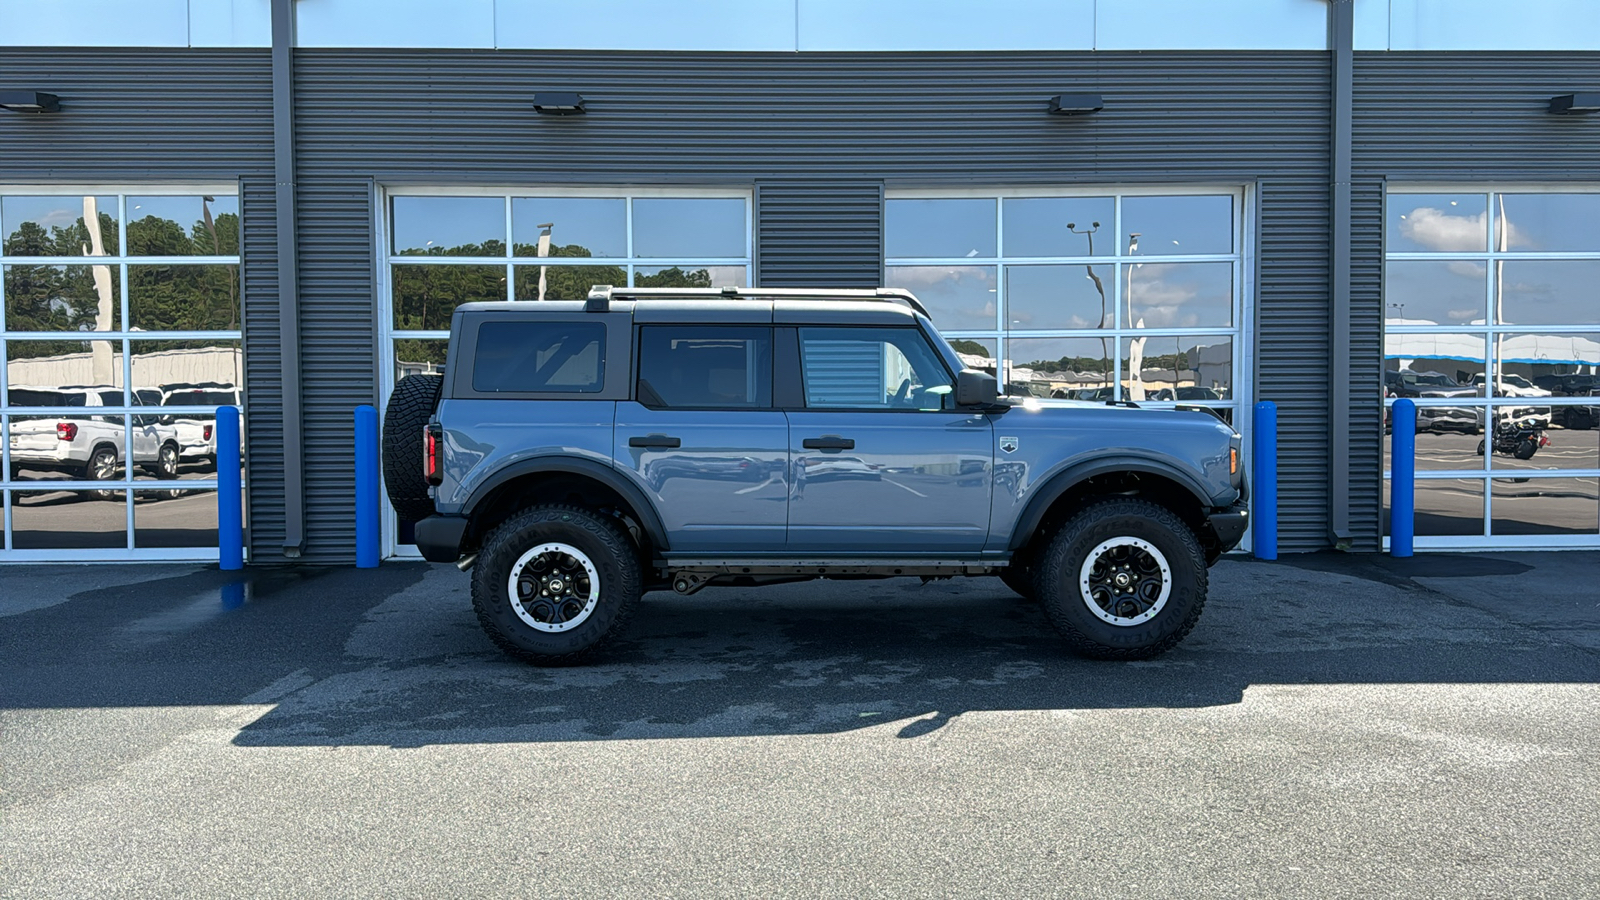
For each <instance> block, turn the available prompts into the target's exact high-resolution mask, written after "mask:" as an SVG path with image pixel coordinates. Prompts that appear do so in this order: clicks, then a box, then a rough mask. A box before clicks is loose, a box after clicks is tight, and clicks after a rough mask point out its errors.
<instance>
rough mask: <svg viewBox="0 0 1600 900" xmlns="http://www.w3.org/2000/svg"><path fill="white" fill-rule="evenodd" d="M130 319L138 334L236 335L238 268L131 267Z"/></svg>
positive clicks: (237, 319)
mask: <svg viewBox="0 0 1600 900" xmlns="http://www.w3.org/2000/svg"><path fill="white" fill-rule="evenodd" d="M128 315H129V316H130V317H131V318H132V319H133V327H134V328H136V329H138V330H140V331H236V330H238V328H239V267H238V266H236V265H221V266H190V265H170V266H129V267H128Z"/></svg>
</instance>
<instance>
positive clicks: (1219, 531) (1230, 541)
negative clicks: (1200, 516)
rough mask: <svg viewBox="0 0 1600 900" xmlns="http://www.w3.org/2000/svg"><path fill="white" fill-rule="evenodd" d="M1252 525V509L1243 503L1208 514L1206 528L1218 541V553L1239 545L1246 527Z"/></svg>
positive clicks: (1214, 539)
mask: <svg viewBox="0 0 1600 900" xmlns="http://www.w3.org/2000/svg"><path fill="white" fill-rule="evenodd" d="M1249 527H1250V510H1249V508H1248V507H1246V506H1245V505H1244V504H1243V503H1239V504H1236V505H1234V506H1230V507H1228V508H1227V509H1223V510H1218V511H1216V512H1214V513H1212V514H1211V515H1209V516H1206V528H1207V529H1208V530H1210V532H1211V539H1212V540H1213V541H1215V542H1216V547H1217V552H1218V553H1227V552H1228V551H1229V550H1232V549H1233V548H1235V547H1237V546H1239V540H1240V539H1241V538H1243V537H1244V532H1245V529H1246V528H1249Z"/></svg>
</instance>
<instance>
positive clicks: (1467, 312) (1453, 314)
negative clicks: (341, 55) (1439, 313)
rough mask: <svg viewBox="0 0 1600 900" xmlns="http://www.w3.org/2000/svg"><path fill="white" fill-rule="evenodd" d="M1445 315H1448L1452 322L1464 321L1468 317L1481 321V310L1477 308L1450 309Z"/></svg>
mask: <svg viewBox="0 0 1600 900" xmlns="http://www.w3.org/2000/svg"><path fill="white" fill-rule="evenodd" d="M1445 316H1446V317H1448V318H1449V319H1450V321H1452V322H1465V321H1468V320H1469V319H1478V320H1479V321H1481V320H1482V318H1483V311H1482V310H1478V309H1452V310H1450V311H1449V312H1447V313H1445Z"/></svg>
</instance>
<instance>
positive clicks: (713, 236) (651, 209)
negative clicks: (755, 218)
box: [633, 197, 750, 259]
mask: <svg viewBox="0 0 1600 900" xmlns="http://www.w3.org/2000/svg"><path fill="white" fill-rule="evenodd" d="M749 234H750V230H749V228H748V226H747V224H746V222H745V201H744V200H743V199H740V198H736V197H727V198H664V197H649V198H645V197H641V198H636V199H635V200H634V201H633V254H634V256H641V257H651V258H656V259H659V258H661V257H668V256H681V257H684V258H686V259H704V258H710V259H722V258H732V257H742V256H744V255H745V248H746V246H747V241H748V238H749Z"/></svg>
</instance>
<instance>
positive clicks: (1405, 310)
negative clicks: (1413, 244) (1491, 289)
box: [1383, 260, 1489, 328]
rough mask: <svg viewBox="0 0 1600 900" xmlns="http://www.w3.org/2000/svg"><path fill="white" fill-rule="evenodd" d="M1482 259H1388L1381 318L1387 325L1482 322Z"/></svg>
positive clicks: (1484, 286)
mask: <svg viewBox="0 0 1600 900" xmlns="http://www.w3.org/2000/svg"><path fill="white" fill-rule="evenodd" d="M1488 276H1489V267H1488V266H1487V265H1485V264H1484V263H1482V262H1475V261H1472V260H1456V261H1453V262H1425V261H1421V260H1390V261H1389V262H1388V263H1387V264H1386V265H1385V266H1384V283H1383V303H1384V311H1383V318H1384V322H1385V323H1386V324H1389V325H1445V326H1454V327H1458V328H1459V327H1462V326H1465V325H1482V324H1483V322H1484V319H1485V317H1486V315H1487V313H1486V311H1485V308H1484V304H1485V302H1486V299H1487V297H1488V288H1487V284H1486V279H1487V278H1488Z"/></svg>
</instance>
